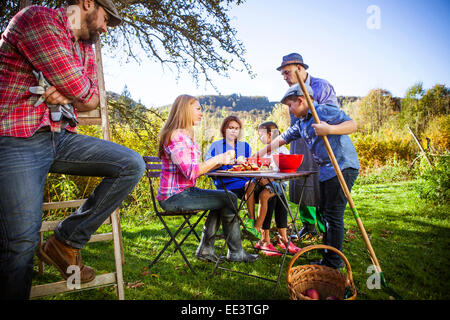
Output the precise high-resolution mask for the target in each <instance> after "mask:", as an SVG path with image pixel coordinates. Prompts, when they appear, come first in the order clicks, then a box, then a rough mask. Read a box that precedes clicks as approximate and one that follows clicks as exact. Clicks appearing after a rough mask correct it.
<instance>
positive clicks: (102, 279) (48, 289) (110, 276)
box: [30, 272, 116, 299]
mask: <svg viewBox="0 0 450 320" xmlns="http://www.w3.org/2000/svg"><path fill="white" fill-rule="evenodd" d="M115 284H116V273H115V272H112V273H105V274H100V275H98V276H96V277H95V279H94V280H92V281H91V282H87V283H82V284H80V288H79V289H72V288H70V287H69V286H68V284H67V281H66V280H63V281H58V282H54V283H47V284H41V285H36V286H32V287H31V293H30V299H36V298H42V297H46V296H50V295H55V294H59V293H65V292H75V291H82V290H86V289H92V288H96V287H103V286H106V285H115Z"/></svg>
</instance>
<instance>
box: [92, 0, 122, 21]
mask: <svg viewBox="0 0 450 320" xmlns="http://www.w3.org/2000/svg"><path fill="white" fill-rule="evenodd" d="M95 1H96V2H97V3H98V4H99V5H101V6H102V8H103V9H105V11H106V12H107V13H108V14H109V20H108V27H115V26H118V25H119V24H120V23H121V22H122V18H121V17H120V16H119V14H118V13H117V9H116V6H115V5H114V3H113V2H112V1H111V0H95Z"/></svg>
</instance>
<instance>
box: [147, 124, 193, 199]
mask: <svg viewBox="0 0 450 320" xmlns="http://www.w3.org/2000/svg"><path fill="white" fill-rule="evenodd" d="M164 150H165V154H164V156H163V157H161V162H162V169H161V181H160V184H159V189H158V194H157V195H156V198H157V199H158V200H159V201H163V200H166V199H167V198H170V197H171V196H173V195H175V194H177V193H180V192H182V191H183V190H185V189H187V188H190V187H194V186H195V183H196V181H197V178H198V177H199V166H198V164H199V159H200V148H199V147H198V145H197V144H196V143H195V141H194V140H192V138H191V136H190V135H188V134H187V133H186V132H185V131H184V130H178V131H177V132H176V133H175V134H174V135H173V136H172V139H171V140H170V143H169V144H168V145H167V146H164Z"/></svg>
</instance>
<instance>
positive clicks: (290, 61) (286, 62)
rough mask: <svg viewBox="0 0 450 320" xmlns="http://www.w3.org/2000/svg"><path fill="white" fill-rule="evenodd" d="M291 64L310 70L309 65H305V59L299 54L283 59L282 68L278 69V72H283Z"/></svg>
mask: <svg viewBox="0 0 450 320" xmlns="http://www.w3.org/2000/svg"><path fill="white" fill-rule="evenodd" d="M290 64H301V65H302V66H303V68H305V70H306V69H308V68H309V67H308V65H307V64H305V63H303V58H302V56H301V55H300V54H298V53H290V54H288V55H286V56H284V57H283V61H282V62H281V66H279V67H278V68H277V70H278V71H280V70H281V68H283V67H284V66H287V65H290Z"/></svg>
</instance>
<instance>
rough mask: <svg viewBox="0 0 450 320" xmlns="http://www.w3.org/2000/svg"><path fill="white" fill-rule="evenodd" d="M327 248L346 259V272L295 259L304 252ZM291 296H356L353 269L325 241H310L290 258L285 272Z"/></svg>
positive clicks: (343, 297) (295, 297)
mask: <svg viewBox="0 0 450 320" xmlns="http://www.w3.org/2000/svg"><path fill="white" fill-rule="evenodd" d="M316 249H327V250H331V251H334V252H336V253H337V254H338V255H339V256H340V257H341V258H342V259H343V260H344V262H345V266H346V268H347V273H346V275H344V274H343V273H342V272H341V271H339V270H338V269H334V268H330V267H327V266H323V265H299V266H295V267H294V266H293V265H294V262H295V261H296V260H297V259H298V258H299V257H300V256H301V255H302V254H304V253H306V252H308V251H311V250H316ZM286 278H287V285H288V289H289V297H290V299H291V300H355V299H356V288H355V284H354V282H353V276H352V269H351V267H350V263H349V262H348V260H347V258H346V257H345V256H344V254H343V253H342V252H341V251H339V250H337V249H336V248H333V247H331V246H327V245H321V244H319V245H312V246H308V247H305V248H302V250H300V251H299V252H297V254H296V255H295V256H293V257H292V259H291V261H290V262H289V265H288V269H287V272H286Z"/></svg>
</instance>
